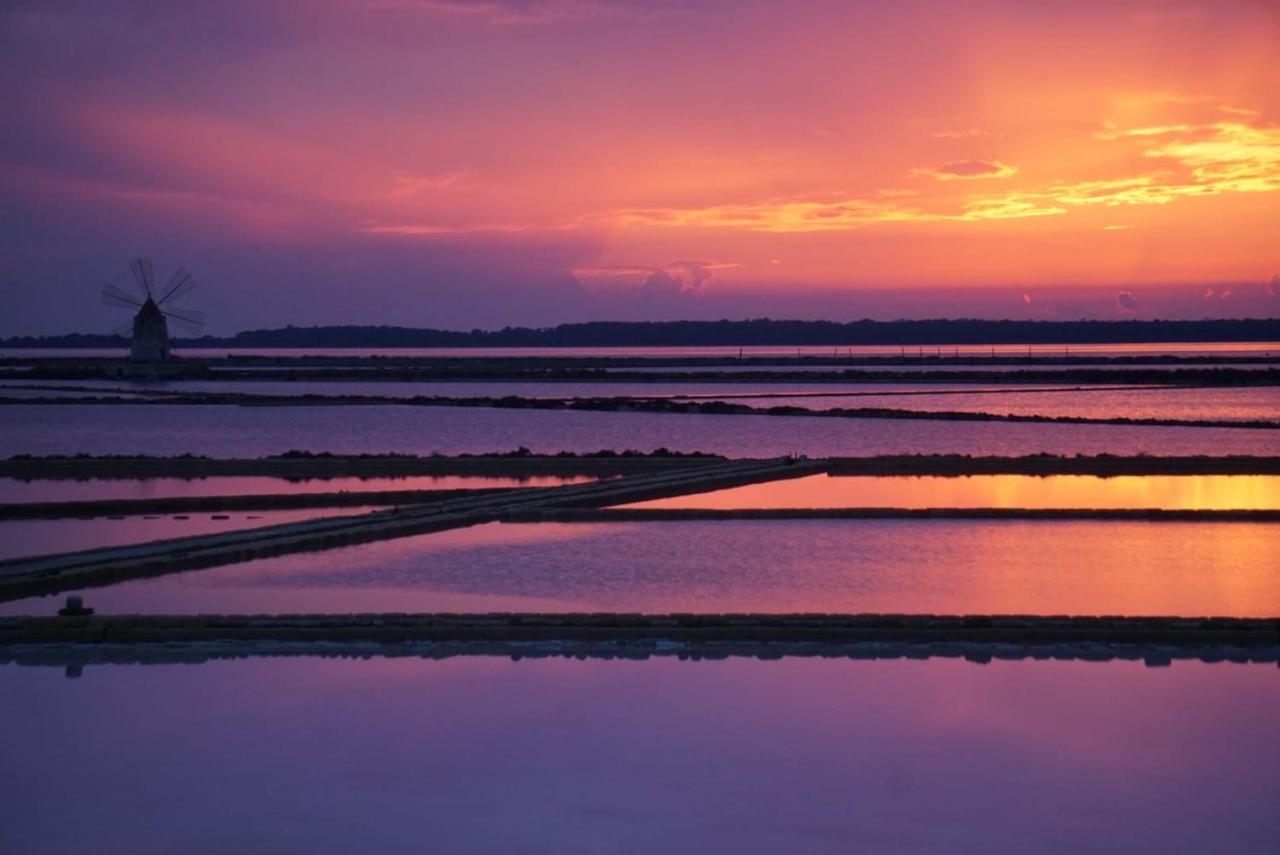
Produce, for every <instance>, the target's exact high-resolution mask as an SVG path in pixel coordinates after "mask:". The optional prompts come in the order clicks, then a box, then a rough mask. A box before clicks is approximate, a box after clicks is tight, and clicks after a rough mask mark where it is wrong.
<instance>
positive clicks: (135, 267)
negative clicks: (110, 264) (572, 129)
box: [129, 258, 155, 300]
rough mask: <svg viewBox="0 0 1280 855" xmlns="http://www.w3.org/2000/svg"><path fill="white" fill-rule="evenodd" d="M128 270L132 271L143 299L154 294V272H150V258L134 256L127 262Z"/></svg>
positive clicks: (150, 297)
mask: <svg viewBox="0 0 1280 855" xmlns="http://www.w3.org/2000/svg"><path fill="white" fill-rule="evenodd" d="M129 270H130V271H132V272H133V280H134V281H135V282H137V283H138V290H139V291H141V292H142V298H143V299H144V300H149V299H152V298H153V297H154V296H155V274H154V273H152V272H151V259H149V258H135V259H134V260H133V261H131V262H129Z"/></svg>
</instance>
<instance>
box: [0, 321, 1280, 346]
mask: <svg viewBox="0 0 1280 855" xmlns="http://www.w3.org/2000/svg"><path fill="white" fill-rule="evenodd" d="M1175 341H1185V342H1208V341H1280V318H1265V319H1235V320H1199V321H1160V320H1118V321H991V320H977V319H968V318H961V319H951V320H924V321H871V320H862V321H853V322H850V323H836V322H832V321H775V320H769V319H763V318H762V319H758V320H745V321H728V320H723V321H642V322H631V321H600V322H594V323H583V324H561V325H560V326H557V327H549V328H542V329H530V328H527V327H506V328H504V329H500V330H471V331H469V332H461V331H453V330H433V329H415V328H413V327H392V326H326V327H294V326H288V327H285V328H283V329H274V330H247V331H245V332H241V333H237V334H236V335H233V336H230V337H228V338H218V337H215V336H203V337H201V338H195V339H175V340H174V344H175V346H177V347H184V348H205V347H207V348H214V347H218V348H224V347H225V348H238V347H243V348H250V347H254V348H268V347H270V348H275V347H292V348H357V347H359V348H397V347H696V346H722V347H739V346H744V347H745V346H761V345H776V346H799V347H803V346H820V345H821V346H831V347H851V346H858V345H868V344H876V345H903V346H915V345H960V344H967V345H978V344H1116V343H1120V342H1175ZM127 343H128V340H127V339H126V338H123V337H120V336H107V335H83V334H78V333H75V334H70V335H54V336H21V337H15V338H8V339H2V340H0V347H9V348H20V347H60V348H95V347H124V346H126V345H127Z"/></svg>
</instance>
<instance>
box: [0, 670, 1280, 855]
mask: <svg viewBox="0 0 1280 855" xmlns="http://www.w3.org/2000/svg"><path fill="white" fill-rule="evenodd" d="M1278 705H1280V676H1278V674H1277V671H1276V668H1275V667H1274V665H1270V666H1266V665H1232V664H1216V665H1206V664H1203V663H1199V662H1177V663H1175V664H1174V665H1173V667H1171V668H1160V669H1153V668H1144V667H1143V666H1142V665H1141V664H1139V663H1133V662H1109V663H1091V662H1052V661H1048V662H1035V661H1017V662H1006V661H999V660H997V661H994V662H992V663H990V664H988V665H975V664H971V663H967V662H964V661H961V660H939V659H930V660H927V661H909V660H893V661H883V660H882V661H855V660H847V659H835V660H824V659H784V660H781V661H771V662H764V661H756V660H744V659H731V660H727V661H716V662H705V661H704V662H680V661H677V660H674V659H654V660H649V661H644V662H627V661H600V660H587V661H583V662H578V661H572V660H562V659H557V660H529V659H526V660H522V661H519V662H512V661H510V660H507V659H497V658H466V659H451V660H443V661H431V660H420V659H380V658H374V659H372V660H322V659H307V658H294V659H255V660H246V661H230V662H214V663H208V664H203V665H148V666H90V667H88V668H87V669H86V670H85V672H84V676H83V677H81V678H80V679H79V680H67V679H65V678H64V677H63V673H62V669H60V668H57V669H55V668H31V667H27V668H24V667H16V666H12V665H10V666H0V724H3V726H4V728H5V731H6V732H7V733H9V734H11V735H12V736H13V738H12V739H9V740H7V745H6V749H5V759H4V765H5V774H4V775H3V776H0V801H2V803H3V804H4V806H5V807H4V815H5V821H4V822H3V823H0V849H2V850H3V851H6V852H13V853H19V852H22V853H25V852H40V853H48V855H59V853H80V852H96V853H105V855H114V854H115V853H129V855H149V853H172V852H183V853H189V854H190V855H202V853H221V852H306V853H340V852H341V853H346V852H403V851H420V850H423V849H427V848H429V849H431V850H434V851H442V852H462V853H470V852H477V853H478V852H555V853H579V852H583V853H587V852H591V853H596V852H637V853H638V852H665V853H707V852H743V853H755V852H760V853H775V852H805V853H815V855H821V854H822V853H847V852H850V851H860V852H911V853H930V855H931V853H939V855H941V853H945V855H955V853H962V855H964V853H1019V855H1020V853H1028V852H1048V853H1079V852H1088V853H1098V854H1099V855H1122V853H1123V855H1129V853H1135V852H1179V853H1181V852H1186V853H1190V852H1213V853H1215V855H1262V853H1274V852H1276V851H1277V850H1280V824H1278V823H1277V821H1276V808H1275V798H1274V796H1275V793H1276V792H1277V791H1278V790H1280V723H1277V719H1276V716H1275V710H1276V708H1277V706H1278ZM38 734H46V735H51V734H56V736H51V737H50V738H37V735H38Z"/></svg>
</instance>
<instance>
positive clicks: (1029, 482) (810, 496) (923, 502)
mask: <svg viewBox="0 0 1280 855" xmlns="http://www.w3.org/2000/svg"><path fill="white" fill-rule="evenodd" d="M620 507H625V508H714V509H717V510H726V509H728V510H733V509H739V508H1161V509H1174V510H1260V509H1275V508H1280V476H1278V475H1142V476H1136V475H1119V476H1112V477H1107V478H1099V477H1097V476H1093V475H1048V476H1038V475H966V476H960V477H941V476H911V477H888V478H886V477H870V476H861V475H858V476H847V475H835V476H833V475H826V474H822V475H809V476H806V477H803V478H793V479H790V480H785V481H768V482H765V483H761V484H747V485H745V486H742V487H732V488H730V489H727V490H713V491H711V492H707V493H695V494H692V495H685V496H673V497H670V498H666V499H655V500H653V501H648V502H636V503H633V504H629V505H621V506H620Z"/></svg>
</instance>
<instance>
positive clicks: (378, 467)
mask: <svg viewBox="0 0 1280 855" xmlns="http://www.w3.org/2000/svg"><path fill="white" fill-rule="evenodd" d="M725 459H726V458H723V457H721V456H719V455H712V454H699V453H694V454H678V453H674V452H660V453H655V454H641V453H638V452H621V453H617V452H602V453H596V454H581V455H579V454H570V453H560V454H545V455H544V454H531V453H529V452H528V451H527V450H524V449H518V450H517V451H515V452H508V453H505V454H481V455H457V456H443V455H437V456H428V457H419V456H414V455H402V454H388V455H377V454H365V455H335V454H329V453H325V452H320V453H312V452H290V453H287V454H285V455H277V456H273V457H254V458H210V457H198V456H178V457H148V456H136V457H135V456H91V455H75V456H69V457H64V456H52V457H32V456H29V455H19V456H16V457H10V458H7V459H3V460H0V477H3V478H18V479H24V480H37V479H39V480H46V479H57V480H90V479H95V478H104V479H112V478H188V479H191V478H209V477H227V476H265V477H276V478H287V479H293V480H310V479H316V478H338V477H357V478H358V477H368V478H385V477H409V476H413V475H476V476H486V475H488V476H494V477H521V476H527V477H534V476H538V475H564V476H573V475H602V476H603V475H623V474H635V473H639V472H646V471H663V470H670V469H683V468H688V467H690V466H700V465H706V464H707V463H711V462H716V461H720V460H725ZM825 466H826V468H827V471H829V472H831V473H832V474H834V475H953V476H961V475H995V474H1009V475H1101V476H1107V475H1275V474H1280V457H1258V456H1251V455H1235V456H1221V457H1215V456H1205V455H1201V456H1194V457H1156V456H1147V455H1139V456H1123V457H1122V456H1115V455H1108V454H1101V455H1076V456H1066V455H1054V454H1032V455H1025V456H1018V457H975V456H971V455H967V454H904V455H881V456H876V457H834V458H830V459H829V460H827V461H825Z"/></svg>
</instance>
